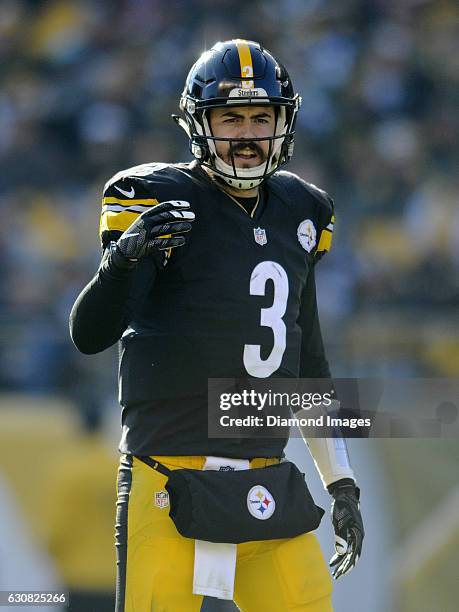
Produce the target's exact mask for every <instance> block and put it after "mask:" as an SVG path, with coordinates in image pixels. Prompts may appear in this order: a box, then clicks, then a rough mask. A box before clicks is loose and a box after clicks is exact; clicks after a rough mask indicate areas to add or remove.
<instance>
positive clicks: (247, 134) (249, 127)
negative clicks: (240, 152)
mask: <svg viewBox="0 0 459 612" xmlns="http://www.w3.org/2000/svg"><path fill="white" fill-rule="evenodd" d="M236 136H237V137H239V138H246V139H250V138H256V133H255V127H254V125H253V123H252V122H251V121H250V120H248V119H246V120H245V121H243V122H241V123H240V124H239V126H238V130H237V133H236Z"/></svg>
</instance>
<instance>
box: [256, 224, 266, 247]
mask: <svg viewBox="0 0 459 612" xmlns="http://www.w3.org/2000/svg"><path fill="white" fill-rule="evenodd" d="M253 235H254V236H255V242H256V243H257V244H259V245H260V246H264V245H265V244H266V243H267V242H268V239H267V237H266V230H264V229H261V227H254V228H253Z"/></svg>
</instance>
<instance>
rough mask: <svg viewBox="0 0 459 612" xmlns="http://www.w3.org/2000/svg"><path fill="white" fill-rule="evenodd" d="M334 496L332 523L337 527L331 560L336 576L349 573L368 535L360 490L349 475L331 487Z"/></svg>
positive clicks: (330, 490)
mask: <svg viewBox="0 0 459 612" xmlns="http://www.w3.org/2000/svg"><path fill="white" fill-rule="evenodd" d="M327 488H328V491H329V493H330V494H331V495H332V497H333V502H332V522H333V528H334V530H335V550H336V554H335V555H334V556H333V557H332V558H331V559H330V563H329V565H330V567H333V568H334V570H333V572H332V575H333V578H335V579H336V580H337V579H338V578H340V577H341V576H344V574H347V572H349V571H350V570H351V569H352V568H353V567H354V565H355V564H356V563H357V561H358V559H359V557H360V554H361V552H362V542H363V538H364V536H365V531H364V529H363V521H362V516H361V514H360V504H359V499H360V489H359V488H358V487H356V486H355V483H354V481H353V480H352V479H350V478H343V479H342V480H338V481H337V482H334V483H332V484H331V485H329V486H328V487H327Z"/></svg>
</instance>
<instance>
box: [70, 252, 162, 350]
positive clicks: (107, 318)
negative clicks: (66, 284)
mask: <svg viewBox="0 0 459 612" xmlns="http://www.w3.org/2000/svg"><path fill="white" fill-rule="evenodd" d="M137 275H138V267H137V266H132V265H128V266H127V267H124V268H122V267H120V266H119V265H116V264H115V263H114V262H113V258H112V256H111V255H110V254H109V252H108V251H105V253H104V256H103V258H102V262H101V265H100V267H99V270H98V271H97V274H96V275H95V276H94V278H93V279H92V280H91V281H90V282H89V283H88V284H87V285H86V287H85V288H84V289H83V291H82V292H81V293H80V295H79V296H78V297H77V299H76V301H75V304H74V305H73V308H72V311H71V313H70V335H71V338H72V340H73V342H74V344H75V346H76V347H77V348H78V350H80V351H81V352H82V353H86V354H88V355H89V354H94V353H99V352H100V351H103V350H105V349H106V348H108V347H109V346H111V345H112V344H114V343H115V342H116V341H117V340H119V339H120V338H121V336H122V334H123V332H124V330H125V329H126V327H127V326H128V324H129V322H130V320H131V318H132V313H133V310H134V308H135V305H136V303H137V301H138V299H139V295H138V291H136V285H137V284H138V283H136V280H137V278H136V277H137ZM154 276H155V268H154V266H151V267H150V280H151V281H153V280H154ZM143 290H146V287H144V288H143Z"/></svg>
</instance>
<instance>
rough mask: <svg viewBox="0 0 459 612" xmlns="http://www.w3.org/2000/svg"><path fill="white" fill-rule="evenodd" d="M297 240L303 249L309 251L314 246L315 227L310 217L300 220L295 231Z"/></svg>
mask: <svg viewBox="0 0 459 612" xmlns="http://www.w3.org/2000/svg"><path fill="white" fill-rule="evenodd" d="M296 233H297V236H298V240H299V242H300V244H301V246H302V247H303V249H304V250H305V251H307V252H308V253H310V252H311V251H312V249H313V248H314V247H315V246H316V235H317V232H316V228H315V227H314V223H313V222H312V221H311V219H305V220H304V221H302V222H301V223H300V224H299V226H298V229H297V231H296Z"/></svg>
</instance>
